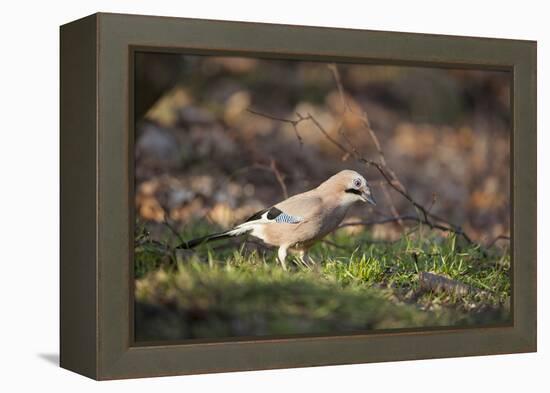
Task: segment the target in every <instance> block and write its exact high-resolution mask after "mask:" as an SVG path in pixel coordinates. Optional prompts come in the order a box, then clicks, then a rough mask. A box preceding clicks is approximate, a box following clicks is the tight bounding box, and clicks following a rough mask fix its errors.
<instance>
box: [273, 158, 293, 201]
mask: <svg viewBox="0 0 550 393" xmlns="http://www.w3.org/2000/svg"><path fill="white" fill-rule="evenodd" d="M269 167H270V168H271V171H272V172H273V174H274V175H275V178H276V179H277V182H279V186H280V187H281V190H283V195H284V197H285V199H288V190H287V188H286V184H285V179H284V176H283V175H281V172H279V169H278V168H277V164H276V163H275V160H274V159H273V158H272V159H271V163H270V164H269Z"/></svg>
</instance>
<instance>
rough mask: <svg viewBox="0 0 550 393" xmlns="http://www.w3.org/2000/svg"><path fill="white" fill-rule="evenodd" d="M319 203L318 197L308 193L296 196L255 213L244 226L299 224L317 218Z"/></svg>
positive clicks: (319, 208)
mask: <svg viewBox="0 0 550 393" xmlns="http://www.w3.org/2000/svg"><path fill="white" fill-rule="evenodd" d="M321 202H322V200H321V198H320V197H318V196H315V195H311V194H309V193H304V194H298V195H295V196H293V197H291V198H288V199H286V200H284V201H282V202H279V203H278V204H276V205H275V206H272V207H270V208H268V209H264V210H261V211H259V212H257V213H256V214H254V215H253V216H251V217H250V218H248V220H246V221H245V223H244V224H246V223H255V222H258V223H259V222H262V223H280V224H299V223H301V222H304V221H308V220H310V219H311V218H312V217H315V216H317V215H318V214H319V212H320V210H321Z"/></svg>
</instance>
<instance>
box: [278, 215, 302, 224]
mask: <svg viewBox="0 0 550 393" xmlns="http://www.w3.org/2000/svg"><path fill="white" fill-rule="evenodd" d="M301 221H302V217H295V216H291V215H289V214H286V213H281V214H279V215H278V216H277V217H275V222H278V223H279V224H298V223H299V222H301Z"/></svg>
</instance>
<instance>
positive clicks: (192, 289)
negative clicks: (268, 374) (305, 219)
mask: <svg viewBox="0 0 550 393" xmlns="http://www.w3.org/2000/svg"><path fill="white" fill-rule="evenodd" d="M211 230H212V228H209V227H208V226H205V225H200V226H198V227H197V226H195V227H194V231H193V232H194V233H184V234H182V236H183V237H184V238H191V237H193V236H197V235H203V234H205V233H207V232H209V231H211ZM419 233H422V231H417V232H415V233H414V234H412V235H408V236H403V238H402V239H400V240H399V241H397V242H393V243H389V242H384V243H379V242H375V241H373V240H372V239H371V238H370V236H369V232H367V231H365V232H363V233H361V234H359V235H353V236H350V235H347V234H346V233H345V231H339V232H337V233H336V234H334V235H332V236H331V237H329V238H328V240H330V242H332V243H334V244H337V245H338V246H337V247H336V246H334V245H331V244H328V243H319V244H318V245H317V246H315V247H314V248H313V249H312V252H311V256H312V257H313V259H314V260H315V261H316V262H317V263H316V264H315V266H313V267H312V268H307V267H304V266H302V265H300V264H294V263H292V260H293V259H292V258H291V259H290V261H288V262H289V263H288V264H289V265H290V269H289V271H286V272H285V271H283V270H282V268H281V267H280V265H279V264H278V263H277V261H276V259H275V253H274V252H273V251H270V250H265V249H263V248H256V247H251V246H250V245H247V244H245V243H242V242H240V243H239V242H235V243H233V242H229V243H228V242H225V243H224V242H219V243H213V244H212V243H211V244H207V245H204V246H201V247H199V248H197V249H196V250H195V251H194V252H193V251H185V252H177V253H175V252H166V250H165V249H163V247H162V244H160V243H153V242H150V241H148V240H147V239H148V238H147V236H146V234H145V233H144V232H141V233H140V234H139V235H138V239H141V240H140V245H139V246H138V247H136V250H135V275H136V325H135V326H136V339H137V340H145V341H156V340H170V339H187V338H216V337H232V336H264V335H292V334H326V333H338V332H349V331H365V330H375V329H398V328H414V327H422V326H430V327H436V326H457V325H460V326H465V325H480V324H482V325H488V324H499V323H503V322H507V321H508V319H509V301H510V291H511V289H510V278H509V272H510V257H509V252H508V251H507V250H506V249H500V248H493V249H490V250H482V249H480V247H479V246H477V245H470V244H465V243H464V242H461V241H459V239H457V238H456V237H455V236H448V237H441V236H439V235H437V234H435V233H432V232H427V233H422V234H420V235H419ZM165 236H166V238H165V242H167V241H166V239H167V238H168V237H169V232H167V233H166V235H165ZM161 243H163V242H161ZM239 244H240V245H239ZM420 272H432V273H436V274H438V275H442V276H445V277H448V278H451V279H453V280H457V281H459V282H461V283H463V284H466V285H468V286H469V287H470V288H472V290H471V291H470V292H469V293H468V294H466V295H459V294H456V293H447V292H438V293H435V292H433V291H427V290H425V289H423V288H422V287H421V285H420V282H419V273H420Z"/></svg>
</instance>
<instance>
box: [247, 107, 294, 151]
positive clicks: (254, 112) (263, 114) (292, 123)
mask: <svg viewBox="0 0 550 393" xmlns="http://www.w3.org/2000/svg"><path fill="white" fill-rule="evenodd" d="M247 111H248V112H249V113H252V114H253V115H257V116H263V117H266V118H268V119H271V120H276V121H282V122H283V123H288V124H290V125H291V126H292V128H293V129H294V134H295V135H296V139H297V140H298V143H299V144H300V148H302V146H303V145H304V141H303V139H302V136H301V135H300V132H299V131H298V124H299V123H300V121H301V120H289V119H279V118H276V117H273V116H271V115H268V114H265V113H260V112H257V111H255V110H253V109H250V108H248V109H247Z"/></svg>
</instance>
